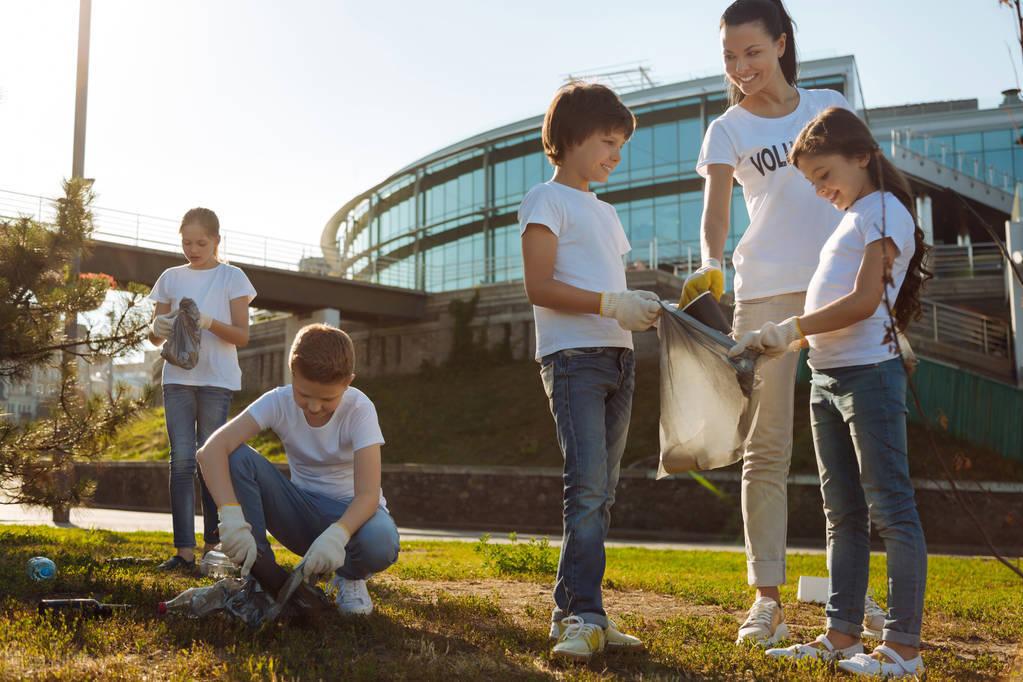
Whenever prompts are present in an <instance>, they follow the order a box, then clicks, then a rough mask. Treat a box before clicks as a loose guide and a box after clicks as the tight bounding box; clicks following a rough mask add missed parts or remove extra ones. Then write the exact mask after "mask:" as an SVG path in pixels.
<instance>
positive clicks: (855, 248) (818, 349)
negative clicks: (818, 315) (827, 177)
mask: <svg viewBox="0 0 1023 682" xmlns="http://www.w3.org/2000/svg"><path fill="white" fill-rule="evenodd" d="M882 231H883V234H884V236H886V237H888V238H890V239H891V240H892V242H894V244H895V248H897V249H898V250H899V253H898V255H896V257H895V262H894V264H893V266H892V283H891V284H889V285H888V300H889V301H891V304H892V305H893V306H894V305H895V299H896V298H898V295H899V290H900V289H901V288H902V282H903V281H904V280H905V279H906V270H907V269H908V267H909V261H910V259H911V258H913V254H914V253H915V252H916V235H915V232H916V225H915V224H914V223H913V216H912V215H911V214H910V212H909V211H908V210H906V207H905V206H903V205H902V202H901V201H899V200H898V198H897V197H896V196H895V195H894V194H892V193H891V192H885V193H884V221H883V223H882V212H881V193H880V192H872V193H871V194H868V195H867V196H865V197H863V198H861V199H859V200H858V201H856V203H854V204H853V205H852V206H850V207H849V210H847V211H846V213H845V215H844V216H843V217H842V222H840V223H839V224H838V227H837V228H836V229H835V231H834V233H833V234H832V235H831V236H830V237H829V238H828V241H827V242H826V243H825V244H824V248H823V249H822V250H821V261H820V265H818V266H817V271H816V272H814V273H813V278H812V279H811V280H810V287H809V289H807V292H806V308H805V310H806V312H807V313H812V312H813V311H815V310H819V309H821V308H823V307H824V306H826V305H828V304H829V303H832V302H833V301H836V300H838V299H840V298H841V297H843V296H845V295H847V294H849V293H851V292H852V290H853V287H855V286H856V275H857V274H858V273H859V271H860V263H862V262H863V253H864V252H865V251H866V249H867V245H868V244H871V243H873V242H876V241H877V240H879V239H881V238H882ZM888 325H890V322H889V318H888V309H887V307H886V306H885V302H884V299H882V300H881V304H880V305H879V306H878V307H877V310H875V311H874V314H873V315H871V316H870V317H869V318H867V319H866V320H863V321H861V322H857V323H856V324H854V325H850V326H848V327H845V328H844V329H838V330H836V331H833V332H827V333H825V334H811V335H810V336H808V337H806V339H807V341H808V342H809V343H810V359H809V363H810V366H811V367H813V368H814V369H818V370H821V369H830V368H834V367H855V366H857V365H871V364H874V363H878V362H884V361H885V360H890V359H892V358H894V357H898V353H897V352H895V349H894V348H893V347H892V346H891V345H890V344H889V343H886V342H885V336H886V335H887V331H888V330H887V328H886V327H887V326H888Z"/></svg>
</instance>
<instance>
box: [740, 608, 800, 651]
mask: <svg viewBox="0 0 1023 682" xmlns="http://www.w3.org/2000/svg"><path fill="white" fill-rule="evenodd" d="M788 636H789V628H788V626H787V625H785V611H784V609H782V607H781V604H779V603H778V602H776V601H775V600H774V599H771V598H770V597H760V599H757V600H756V601H755V602H753V606H751V607H750V610H749V614H747V616H746V621H745V622H744V623H743V624H742V625H740V626H739V636H738V637H737V638H736V640H735V643H736V644H742V643H743V642H755V643H756V644H760V645H761V646H768V645H771V644H775V643H776V642H780V641H781V640H783V639H785V638H786V637H788Z"/></svg>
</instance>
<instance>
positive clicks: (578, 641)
mask: <svg viewBox="0 0 1023 682" xmlns="http://www.w3.org/2000/svg"><path fill="white" fill-rule="evenodd" d="M606 643H607V639H606V636H605V635H604V628H602V627H600V626H599V625H597V624H596V623H587V622H586V621H584V620H583V619H582V618H580V617H579V616H568V617H567V618H562V619H561V635H560V636H559V637H558V643H557V644H555V645H554V650H553V651H552V653H553V654H554V655H555V656H557V657H558V658H567V659H569V660H571V661H577V662H580V663H587V662H589V660H590V659H591V658H593V654H599V653H600V652H602V651H603V650H604V645H605V644H606Z"/></svg>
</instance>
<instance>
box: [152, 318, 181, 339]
mask: <svg viewBox="0 0 1023 682" xmlns="http://www.w3.org/2000/svg"><path fill="white" fill-rule="evenodd" d="M177 316H178V314H177V313H167V314H165V315H157V316H156V317H154V318H153V321H152V323H151V324H150V325H149V331H150V332H151V333H152V334H153V336H155V337H157V338H159V339H166V338H167V337H168V336H170V335H171V331H173V330H174V318H176V317H177Z"/></svg>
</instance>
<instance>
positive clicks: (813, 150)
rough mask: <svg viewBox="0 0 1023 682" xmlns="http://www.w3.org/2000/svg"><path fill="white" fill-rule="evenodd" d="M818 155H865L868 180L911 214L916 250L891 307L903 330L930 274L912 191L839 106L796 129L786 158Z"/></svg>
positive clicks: (915, 311) (864, 126)
mask: <svg viewBox="0 0 1023 682" xmlns="http://www.w3.org/2000/svg"><path fill="white" fill-rule="evenodd" d="M822 154H839V155H841V156H844V157H846V158H850V159H854V158H857V157H863V156H869V157H870V163H869V164H867V172H868V173H870V181H871V183H872V184H873V185H874V187H876V188H877V189H881V187H882V186H883V187H884V191H886V192H891V193H892V194H894V195H895V197H896V198H897V199H898V200H899V202H901V203H902V205H903V206H905V207H906V210H907V211H909V214H910V215H911V216H912V217H913V226H914V229H913V238H914V241H915V243H916V250H915V251H914V252H913V257H912V258H911V259H910V261H909V266H908V268H907V269H906V279H905V280H904V281H903V283H902V288H901V289H899V297H898V298H897V299H896V300H895V306H894V309H893V310H892V313H893V315H894V316H895V324H896V326H897V327H898V328H899V331H905V330H906V327H908V326H909V323H910V322H912V321H913V320H916V319H919V317H920V288H921V287H922V286H923V284H924V282H926V281H927V280H929V279H930V278H931V277H932V274H931V272H930V271H929V270H927V269H926V268H925V267H924V266H923V260H924V256H925V255H926V253H927V251H929V250H930V247H929V246H927V243H926V242H924V232H923V230H921V229H920V226H919V225H917V221H916V206H915V204H914V202H913V191H912V190H911V189H910V187H909V181H908V180H906V176H904V175H903V174H902V173H901V172H900V171H899V169H898V168H896V167H895V164H893V163H892V162H891V161H889V160H888V158H887V157H885V155H884V154H882V153H881V148H880V147H878V146H877V141H876V140H875V139H874V136H873V134H871V132H870V128H868V127H867V124H866V123H864V122H863V121H862V120H860V117H859V116H857V115H856V114H854V113H853V112H851V111H849V110H848V109H843V108H841V107H830V108H828V109H825V110H824V111H822V112H821V113H819V114H817V116H816V117H814V119H813V120H812V121H810V122H809V123H807V124H806V126H805V127H804V128H803V129H802V130H801V131H800V132H799V136H798V137H797V138H796V141H795V142H794V143H793V144H792V150H791V151H790V152H789V161H790V162H791V163H792V165H793V166H796V167H797V168H798V167H799V160H800V158H802V157H804V156H819V155H822Z"/></svg>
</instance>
